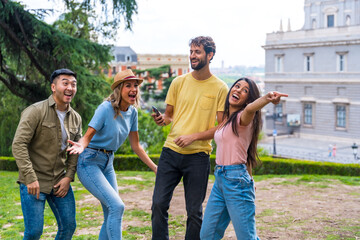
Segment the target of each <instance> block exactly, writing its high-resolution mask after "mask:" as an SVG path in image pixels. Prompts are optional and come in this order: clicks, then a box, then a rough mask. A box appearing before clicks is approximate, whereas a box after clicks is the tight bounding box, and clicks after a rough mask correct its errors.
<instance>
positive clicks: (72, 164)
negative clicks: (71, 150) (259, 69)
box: [65, 116, 82, 181]
mask: <svg viewBox="0 0 360 240" xmlns="http://www.w3.org/2000/svg"><path fill="white" fill-rule="evenodd" d="M79 118H80V123H79V126H78V128H77V133H76V135H75V138H74V141H75V142H78V141H79V139H80V138H81V137H82V128H81V126H82V119H81V117H80V116H79ZM78 157H79V154H68V159H67V162H66V174H65V177H69V178H71V179H72V181H74V178H75V172H76V165H77V161H78Z"/></svg>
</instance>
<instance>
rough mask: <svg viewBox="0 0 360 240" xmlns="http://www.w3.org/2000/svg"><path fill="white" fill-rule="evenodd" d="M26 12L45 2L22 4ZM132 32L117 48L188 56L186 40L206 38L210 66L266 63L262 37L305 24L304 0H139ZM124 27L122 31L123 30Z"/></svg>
mask: <svg viewBox="0 0 360 240" xmlns="http://www.w3.org/2000/svg"><path fill="white" fill-rule="evenodd" d="M58 1H59V0H58ZM22 2H24V3H25V4H27V5H28V6H29V7H30V8H36V7H38V6H37V5H40V6H41V7H44V5H45V4H46V5H47V4H49V5H51V4H52V3H53V2H52V1H47V0H23V1H22ZM137 3H138V15H136V16H135V17H134V18H133V31H132V32H129V31H123V30H119V38H118V40H117V41H116V42H112V43H113V44H114V45H117V46H130V47H131V48H132V49H133V50H134V51H135V52H137V53H161V54H167V53H169V54H187V53H188V52H189V46H188V43H189V39H191V38H193V37H196V36H199V35H206V36H211V37H212V38H213V39H214V41H215V44H216V47H217V49H216V51H217V52H216V55H215V57H214V59H213V61H212V63H211V66H212V67H220V66H221V65H222V61H224V66H225V67H229V66H235V65H246V66H259V65H264V61H265V60H264V59H265V51H264V49H263V48H262V47H261V46H263V45H264V44H265V39H266V33H271V32H274V31H278V30H279V26H280V20H282V23H283V29H284V30H287V26H288V19H290V23H291V30H293V31H294V30H299V29H301V28H302V26H303V24H304V0H272V1H270V0H246V1H245V0H138V1H137ZM122 29H123V28H122Z"/></svg>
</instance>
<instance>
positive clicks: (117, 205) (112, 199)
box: [77, 148, 125, 240]
mask: <svg viewBox="0 0 360 240" xmlns="http://www.w3.org/2000/svg"><path fill="white" fill-rule="evenodd" d="M113 162H114V154H113V153H112V154H109V153H104V152H101V151H97V150H94V149H90V148H85V150H84V152H82V153H81V154H80V155H79V159H78V164H77V173H78V177H79V180H80V182H81V183H82V184H83V185H84V187H85V188H86V189H87V190H88V191H89V192H90V193H91V194H92V195H94V196H95V197H96V198H97V199H98V200H99V201H100V202H101V206H102V209H103V212H104V223H103V224H102V227H101V230H100V234H99V239H104V240H105V239H114V240H119V239H121V223H122V217H123V214H124V210H125V205H124V203H123V201H122V200H121V198H120V196H119V192H118V185H117V182H116V174H115V170H114V166H113Z"/></svg>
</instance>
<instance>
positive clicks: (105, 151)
mask: <svg viewBox="0 0 360 240" xmlns="http://www.w3.org/2000/svg"><path fill="white" fill-rule="evenodd" d="M87 148H89V149H92V150H96V151H98V152H103V153H109V154H112V153H113V152H114V151H111V150H106V149H98V148H91V147H87Z"/></svg>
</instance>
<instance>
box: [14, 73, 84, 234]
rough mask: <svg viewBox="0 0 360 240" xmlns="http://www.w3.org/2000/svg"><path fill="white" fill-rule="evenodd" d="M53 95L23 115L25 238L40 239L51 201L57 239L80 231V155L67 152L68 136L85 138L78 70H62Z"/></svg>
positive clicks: (18, 140) (18, 155) (19, 152)
mask: <svg viewBox="0 0 360 240" xmlns="http://www.w3.org/2000/svg"><path fill="white" fill-rule="evenodd" d="M50 81H51V90H52V95H51V96H50V97H49V98H48V99H46V100H44V101H41V102H37V103H35V104H33V105H31V106H29V107H27V108H26V109H25V110H24V111H23V112H22V114H21V119H20V122H19V125H18V127H17V130H16V133H15V137H14V140H13V144H12V152H13V155H14V157H15V160H16V164H17V166H18V168H19V179H18V183H19V184H20V197H21V208H22V211H23V215H24V223H25V232H24V239H40V237H41V235H42V231H43V225H44V207H45V201H47V202H48V204H49V206H50V208H51V209H52V211H53V213H54V215H55V217H56V220H57V223H58V232H57V236H56V239H71V238H72V235H73V234H74V232H75V228H76V221H75V198H74V193H73V191H72V189H71V186H70V182H71V181H73V180H74V175H75V172H76V164H77V157H78V155H72V154H71V155H69V154H67V152H66V149H67V147H68V143H67V140H69V139H70V140H73V141H78V140H79V139H80V138H81V133H82V131H81V117H80V115H79V114H78V113H77V112H75V111H74V110H73V109H72V108H71V107H70V102H71V100H72V99H73V97H74V96H75V94H76V90H77V89H76V87H77V82H76V74H75V73H74V72H72V71H71V70H69V69H58V70H56V71H54V72H53V73H52V75H51V77H50Z"/></svg>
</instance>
